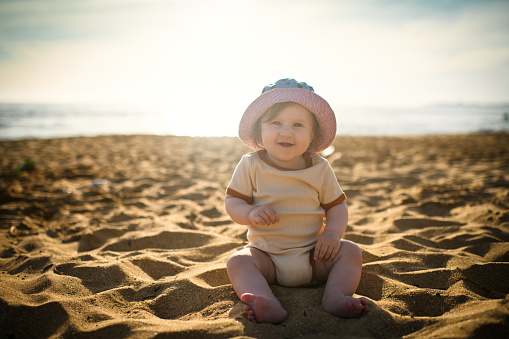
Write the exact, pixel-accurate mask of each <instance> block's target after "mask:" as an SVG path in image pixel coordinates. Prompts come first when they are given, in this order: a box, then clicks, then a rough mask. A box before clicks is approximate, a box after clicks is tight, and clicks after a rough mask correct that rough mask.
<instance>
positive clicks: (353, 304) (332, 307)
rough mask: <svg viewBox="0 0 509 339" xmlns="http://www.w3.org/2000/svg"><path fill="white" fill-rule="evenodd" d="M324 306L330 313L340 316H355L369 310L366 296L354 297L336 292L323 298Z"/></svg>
mask: <svg viewBox="0 0 509 339" xmlns="http://www.w3.org/2000/svg"><path fill="white" fill-rule="evenodd" d="M322 305H323V308H324V309H325V310H326V311H327V312H328V313H330V314H332V315H334V316H336V317H340V318H353V317H357V316H359V315H361V314H362V313H364V312H367V310H368V301H367V300H366V299H364V298H354V297H350V296H344V295H343V294H335V295H332V296H330V295H329V296H328V297H327V298H325V297H324V298H323V300H322Z"/></svg>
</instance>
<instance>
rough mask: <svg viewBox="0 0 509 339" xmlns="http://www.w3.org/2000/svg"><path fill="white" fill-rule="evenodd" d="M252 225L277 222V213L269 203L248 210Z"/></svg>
mask: <svg viewBox="0 0 509 339" xmlns="http://www.w3.org/2000/svg"><path fill="white" fill-rule="evenodd" d="M249 221H250V222H251V224H252V225H257V224H258V225H271V224H275V223H278V222H279V214H278V213H277V212H276V210H275V209H273V208H272V207H270V206H269V205H262V206H257V207H255V208H253V209H252V210H251V212H249Z"/></svg>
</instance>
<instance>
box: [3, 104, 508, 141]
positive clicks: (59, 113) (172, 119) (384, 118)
mask: <svg viewBox="0 0 509 339" xmlns="http://www.w3.org/2000/svg"><path fill="white" fill-rule="evenodd" d="M334 110H335V112H336V115H337V120H338V130H337V132H338V134H341V135H359V136H402V135H429V134H465V133H466V134H469V133H495V132H507V131H509V104H504V105H436V106H425V107H408V108H402V107H398V108H388V107H385V108H383V107H339V108H338V107H334ZM241 114H242V112H239V114H238V118H237V117H235V118H224V120H228V123H222V122H221V121H220V119H215V120H210V119H209V120H207V119H205V118H204V119H200V118H199V117H198V118H197V117H195V116H189V115H179V116H178V117H177V116H175V115H172V114H171V113H168V112H165V111H164V110H161V109H150V108H146V107H145V108H143V107H134V106H130V107H126V106H115V105H63V104H5V103H4V104H0V140H16V139H29V138H60V137H76V136H98V135H134V134H155V135H189V136H236V135H237V129H236V126H237V124H238V120H239V119H240V116H241ZM233 120H237V121H233ZM214 121H216V122H217V125H213V124H214ZM200 125H201V126H200Z"/></svg>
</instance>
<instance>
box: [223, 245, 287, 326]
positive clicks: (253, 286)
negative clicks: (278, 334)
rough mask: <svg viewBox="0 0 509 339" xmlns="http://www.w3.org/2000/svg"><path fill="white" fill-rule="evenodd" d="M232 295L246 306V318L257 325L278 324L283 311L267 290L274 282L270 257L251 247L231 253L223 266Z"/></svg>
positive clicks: (282, 317)
mask: <svg viewBox="0 0 509 339" xmlns="http://www.w3.org/2000/svg"><path fill="white" fill-rule="evenodd" d="M226 267H227V269H228V276H229V277H230V281H231V283H232V285H233V289H234V290H235V293H237V295H238V296H239V298H240V300H242V301H243V302H244V303H246V304H247V305H246V306H245V308H244V309H245V310H246V311H247V316H248V319H249V320H250V321H252V322H258V323H273V324H277V323H280V322H282V321H283V320H285V319H286V317H287V312H286V311H285V309H284V308H283V307H282V306H281V304H280V303H279V300H277V298H276V297H275V296H274V294H273V293H272V290H271V289H270V287H269V283H274V282H275V280H276V271H275V268H274V264H273V262H272V260H271V259H270V257H269V256H268V255H267V254H266V253H264V252H262V251H259V250H257V249H255V248H244V249H242V250H240V251H239V252H236V253H234V254H232V256H231V257H230V258H229V259H228V262H227V263H226Z"/></svg>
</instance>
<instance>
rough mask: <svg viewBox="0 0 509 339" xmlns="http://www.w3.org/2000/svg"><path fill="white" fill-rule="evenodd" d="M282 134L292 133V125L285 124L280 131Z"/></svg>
mask: <svg viewBox="0 0 509 339" xmlns="http://www.w3.org/2000/svg"><path fill="white" fill-rule="evenodd" d="M279 133H280V134H281V135H290V134H291V133H292V129H291V128H290V126H286V125H283V126H281V129H280V131H279Z"/></svg>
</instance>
